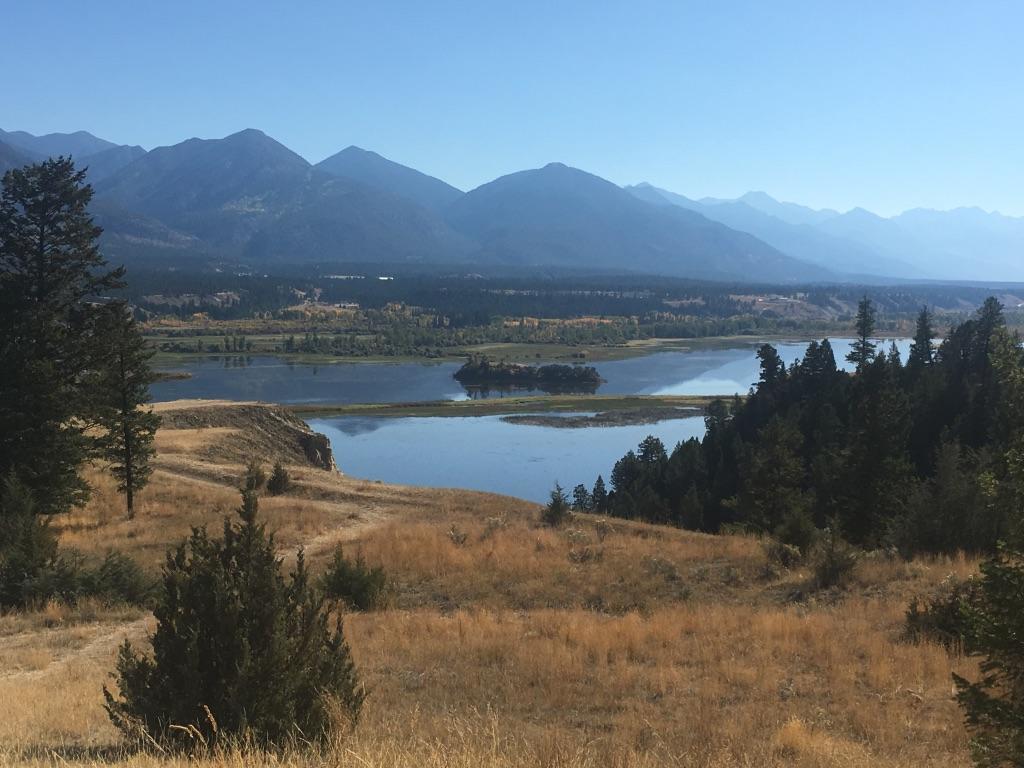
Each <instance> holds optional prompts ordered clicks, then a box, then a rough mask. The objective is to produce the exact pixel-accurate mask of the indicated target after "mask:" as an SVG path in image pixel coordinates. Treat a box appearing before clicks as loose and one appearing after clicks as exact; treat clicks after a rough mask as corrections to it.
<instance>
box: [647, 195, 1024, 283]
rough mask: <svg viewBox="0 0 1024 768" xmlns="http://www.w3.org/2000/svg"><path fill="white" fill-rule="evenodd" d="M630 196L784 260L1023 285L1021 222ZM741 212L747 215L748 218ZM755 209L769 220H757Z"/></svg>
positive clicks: (746, 198) (768, 200)
mask: <svg viewBox="0 0 1024 768" xmlns="http://www.w3.org/2000/svg"><path fill="white" fill-rule="evenodd" d="M627 189H628V190H630V192H632V193H633V194H635V195H642V196H643V197H644V199H648V200H651V199H654V196H655V195H657V196H660V197H661V198H662V199H664V200H665V201H667V202H669V203H671V204H673V205H678V206H681V207H686V208H691V209H693V210H699V211H700V212H702V213H704V215H706V216H708V217H709V218H713V219H715V220H717V221H721V222H723V223H725V224H728V225H729V226H731V227H733V228H735V229H739V230H742V231H746V232H750V233H751V234H755V235H757V236H758V237H760V238H761V239H763V240H765V241H766V242H768V243H770V244H772V245H774V246H775V247H777V248H779V249H780V250H782V251H783V252H785V253H788V254H790V255H792V256H796V257H798V258H803V259H806V260H809V261H812V262H814V263H818V264H823V265H825V266H829V267H831V268H834V269H837V270H840V271H843V272H846V273H847V274H877V275H884V276H890V277H909V278H935V279H961V280H962V279H967V278H977V279H987V280H1004V281H1019V280H1022V279H1024V218H1020V217H1013V216H1004V215H1003V214H1000V213H996V212H988V211H984V210H982V209H980V208H954V209H952V210H948V211H937V210H932V209H924V208H916V209H911V210H909V211H905V212H904V213H902V214H899V215H898V216H893V217H892V218H885V217H882V216H879V215H877V214H875V213H872V212H871V211H868V210H866V209H864V208H853V209H851V210H850V211H847V212H845V213H840V212H838V211H833V210H829V209H823V210H816V209H813V208H808V207H806V206H801V205H797V204H795V203H783V202H779V201H777V200H775V199H774V198H772V197H771V196H769V195H767V194H766V193H764V192H748V193H747V194H745V195H742V196H741V197H739V198H736V199H735V200H725V199H721V198H702V199H701V200H696V201H694V200H691V199H689V198H686V197H684V196H682V195H678V194H676V193H673V192H669V191H668V190H663V189H660V188H658V187H653V186H651V185H649V184H639V185H636V186H633V187H627ZM740 206H745V207H746V208H747V209H748V210H747V211H746V212H743V210H742V209H741V208H740ZM750 209H753V210H755V211H758V212H760V213H761V214H763V215H764V216H767V217H769V219H771V220H769V219H764V218H760V217H757V216H753V215H751V214H750ZM822 253H824V256H822V255H820V254H822ZM858 264H859V265H861V266H860V267H859V268H857V265H858ZM967 270H970V271H967Z"/></svg>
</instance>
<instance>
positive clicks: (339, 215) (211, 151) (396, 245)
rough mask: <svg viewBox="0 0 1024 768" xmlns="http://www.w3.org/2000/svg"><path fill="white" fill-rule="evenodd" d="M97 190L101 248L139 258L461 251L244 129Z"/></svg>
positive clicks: (414, 211)
mask: <svg viewBox="0 0 1024 768" xmlns="http://www.w3.org/2000/svg"><path fill="white" fill-rule="evenodd" d="M96 187H97V203H98V204H99V205H100V206H105V208H104V210H106V212H107V214H106V215H107V221H106V226H107V227H108V233H107V236H108V238H109V241H110V242H111V243H113V244H116V246H117V247H118V248H119V249H120V250H121V251H122V252H124V253H127V254H131V253H132V248H133V247H136V246H137V247H138V251H139V256H140V257H145V258H152V257H153V256H154V254H157V253H159V251H160V249H164V250H166V249H177V248H184V249H188V250H191V251H195V252H202V253H208V254H213V255H218V256H221V257H230V258H245V259H247V260H251V261H259V262H262V263H283V262H294V261H323V262H330V261H339V260H351V261H363V262H374V261H376V262H385V261H410V260H412V261H445V260H458V259H459V258H461V257H462V256H464V254H465V253H466V252H467V251H468V246H467V243H466V242H465V240H464V238H462V237H461V236H459V235H456V234H455V233H454V232H452V231H451V229H450V228H449V227H448V225H447V224H446V223H445V222H444V221H443V220H441V219H440V218H439V217H438V216H437V215H436V214H434V213H432V212H431V211H429V210H427V209H426V208H423V207H421V206H418V205H416V204H415V203H414V202H412V201H410V200H408V199H406V198H404V197H398V196H396V195H392V194H389V193H387V192H384V191H381V190H379V189H376V188H373V187H370V186H367V185H365V184H361V183H359V182H357V181H353V180H351V179H348V178H340V177H333V176H330V175H329V174H326V173H322V172H320V171H317V170H315V169H314V168H313V167H312V166H310V164H309V163H307V162H306V161H305V160H304V159H303V158H301V157H300V156H299V155H297V154H295V153H294V152H292V151H291V150H290V149H288V148H287V147H285V146H284V145H282V144H280V143H278V142H277V141H275V140H274V139H272V138H270V137H268V136H266V135H264V134H263V133H261V132H259V131H255V130H251V129H250V130H245V131H241V132H239V133H235V134H232V135H231V136H227V137H225V138H223V139H205V140H204V139H189V140H188V141H185V142H182V143H181V144H176V145H174V146H172V147H161V148H158V149H154V150H153V151H152V152H149V153H148V154H146V155H143V156H142V157H139V158H138V159H136V160H135V161H133V162H131V163H130V164H128V165H126V166H125V167H123V168H122V169H121V170H119V171H117V172H116V173H114V174H112V175H111V176H109V177H108V178H105V179H102V180H101V181H100V182H98V183H97V185H96ZM129 213H130V214H131V215H129Z"/></svg>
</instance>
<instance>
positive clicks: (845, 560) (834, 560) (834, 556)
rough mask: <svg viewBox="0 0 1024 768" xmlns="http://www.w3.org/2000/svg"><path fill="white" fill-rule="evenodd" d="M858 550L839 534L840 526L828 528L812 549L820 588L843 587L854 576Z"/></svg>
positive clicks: (812, 557) (813, 567) (815, 572)
mask: <svg viewBox="0 0 1024 768" xmlns="http://www.w3.org/2000/svg"><path fill="white" fill-rule="evenodd" d="M857 556H858V552H857V550H856V549H854V547H852V546H851V545H850V544H848V543H847V542H846V541H844V540H843V538H842V537H841V536H840V535H839V530H838V526H837V525H835V524H833V525H832V526H831V527H829V528H827V529H826V530H825V532H824V535H823V536H822V537H821V540H820V541H819V542H818V543H817V544H816V545H815V546H814V548H813V549H812V551H811V571H812V573H813V577H814V586H815V587H816V588H818V589H829V588H830V587H841V586H843V585H845V584H846V583H847V582H848V581H849V580H850V578H851V577H852V576H853V571H854V569H855V568H856V567H857Z"/></svg>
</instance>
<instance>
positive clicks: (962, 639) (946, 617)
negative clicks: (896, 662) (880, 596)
mask: <svg viewBox="0 0 1024 768" xmlns="http://www.w3.org/2000/svg"><path fill="white" fill-rule="evenodd" d="M979 592H980V590H979V587H978V582H977V581H976V580H974V579H966V580H963V581H961V580H957V579H952V578H947V579H946V580H945V581H943V582H942V584H940V585H939V587H938V589H937V590H935V591H934V592H933V593H932V594H931V595H928V596H927V597H922V598H917V597H915V598H914V599H913V600H912V601H911V603H910V606H909V607H908V608H907V614H906V616H907V618H906V621H907V626H906V633H907V637H908V639H910V640H913V641H915V642H916V641H919V640H931V641H933V642H937V643H942V644H943V645H945V646H947V647H951V648H957V647H959V648H963V647H964V644H965V643H966V641H967V636H968V632H969V631H970V625H969V622H968V620H967V610H968V609H969V608H970V607H971V605H973V604H974V603H975V602H976V601H977V599H978V596H979Z"/></svg>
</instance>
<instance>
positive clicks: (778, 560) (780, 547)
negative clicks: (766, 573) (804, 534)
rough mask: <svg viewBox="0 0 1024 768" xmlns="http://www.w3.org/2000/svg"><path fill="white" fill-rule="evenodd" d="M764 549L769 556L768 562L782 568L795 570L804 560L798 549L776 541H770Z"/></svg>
mask: <svg viewBox="0 0 1024 768" xmlns="http://www.w3.org/2000/svg"><path fill="white" fill-rule="evenodd" d="M764 548H765V554H766V555H767V556H768V562H769V563H772V564H774V565H777V566H779V567H781V568H786V569H789V568H795V567H796V566H798V565H800V563H801V562H802V561H803V559H804V556H803V554H802V553H801V552H800V549H799V548H798V547H794V546H793V545H792V544H786V543H784V542H781V541H778V540H776V539H768V541H767V542H766V543H765V547H764Z"/></svg>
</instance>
